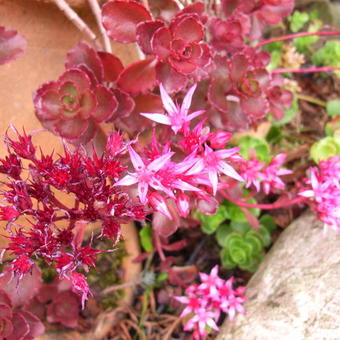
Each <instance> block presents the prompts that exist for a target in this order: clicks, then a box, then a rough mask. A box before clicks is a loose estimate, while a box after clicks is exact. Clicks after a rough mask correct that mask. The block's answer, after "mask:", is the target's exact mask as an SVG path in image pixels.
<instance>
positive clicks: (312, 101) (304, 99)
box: [297, 94, 327, 107]
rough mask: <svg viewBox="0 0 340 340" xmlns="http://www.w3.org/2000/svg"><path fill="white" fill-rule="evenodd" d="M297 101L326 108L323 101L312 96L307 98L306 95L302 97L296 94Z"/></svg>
mask: <svg viewBox="0 0 340 340" xmlns="http://www.w3.org/2000/svg"><path fill="white" fill-rule="evenodd" d="M297 99H300V100H303V101H305V102H308V103H312V104H315V105H319V106H322V107H326V106H327V103H326V102H324V101H323V100H320V99H317V98H314V97H312V96H307V95H304V94H298V95H297Z"/></svg>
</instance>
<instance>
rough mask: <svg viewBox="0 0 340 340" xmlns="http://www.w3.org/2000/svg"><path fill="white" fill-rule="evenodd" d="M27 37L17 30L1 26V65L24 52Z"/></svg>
mask: <svg viewBox="0 0 340 340" xmlns="http://www.w3.org/2000/svg"><path fill="white" fill-rule="evenodd" d="M26 45H27V41H26V39H25V38H24V37H23V36H22V35H20V34H18V32H17V31H16V30H12V29H8V28H6V27H4V26H0V65H3V64H6V63H8V62H10V61H12V60H15V59H16V58H18V57H19V56H20V55H22V54H23V53H24V50H25V48H26Z"/></svg>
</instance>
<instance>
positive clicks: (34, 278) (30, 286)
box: [0, 263, 41, 307]
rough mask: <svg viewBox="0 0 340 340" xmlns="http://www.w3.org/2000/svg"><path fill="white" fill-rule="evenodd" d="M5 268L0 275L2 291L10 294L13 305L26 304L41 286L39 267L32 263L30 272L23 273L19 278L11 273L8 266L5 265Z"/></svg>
mask: <svg viewBox="0 0 340 340" xmlns="http://www.w3.org/2000/svg"><path fill="white" fill-rule="evenodd" d="M6 270H7V271H4V272H3V273H2V274H1V276H0V287H1V289H2V291H3V292H4V293H6V294H7V295H8V296H10V299H11V305H12V306H13V307H18V306H22V305H24V304H26V303H27V302H28V301H30V300H31V299H32V298H33V297H34V296H35V295H36V294H37V292H38V291H39V289H40V287H41V273H40V270H39V268H38V267H37V266H36V265H33V263H32V265H31V268H30V272H27V273H25V274H23V275H22V277H21V278H20V279H19V278H18V277H15V276H14V275H13V272H12V271H11V268H10V267H7V268H6ZM19 277H20V276H19Z"/></svg>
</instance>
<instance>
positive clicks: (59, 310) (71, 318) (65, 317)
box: [47, 291, 80, 328]
mask: <svg viewBox="0 0 340 340" xmlns="http://www.w3.org/2000/svg"><path fill="white" fill-rule="evenodd" d="M79 313H80V301H79V297H78V295H76V294H74V293H73V292H71V291H62V292H59V293H57V294H55V296H54V298H53V299H52V302H51V303H50V304H49V305H48V306H47V321H48V322H50V323H60V324H62V325H63V326H65V327H69V328H75V327H77V325H78V319H79Z"/></svg>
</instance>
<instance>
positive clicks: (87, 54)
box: [65, 41, 119, 83]
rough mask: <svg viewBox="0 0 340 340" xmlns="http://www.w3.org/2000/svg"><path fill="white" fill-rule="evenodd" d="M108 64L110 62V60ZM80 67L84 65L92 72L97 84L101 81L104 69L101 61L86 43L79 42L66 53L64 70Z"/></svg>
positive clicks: (97, 54)
mask: <svg viewBox="0 0 340 340" xmlns="http://www.w3.org/2000/svg"><path fill="white" fill-rule="evenodd" d="M107 54H109V53H107ZM109 55H110V54H109ZM115 58H116V57H115ZM117 59H118V58H117ZM118 60H119V59H118ZM110 62H112V61H111V60H110ZM80 65H84V66H86V67H87V68H88V69H89V70H90V71H92V72H93V74H94V76H95V77H96V79H97V81H98V82H99V83H101V82H102V81H103V78H104V67H103V63H102V60H101V58H100V56H99V53H97V52H96V51H95V50H94V49H93V48H92V47H91V46H90V45H89V43H88V42H86V41H80V42H79V43H78V44H77V45H76V46H75V47H73V48H72V49H71V50H70V51H68V53H67V56H66V62H65V68H66V69H72V68H76V67H79V66H80Z"/></svg>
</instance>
